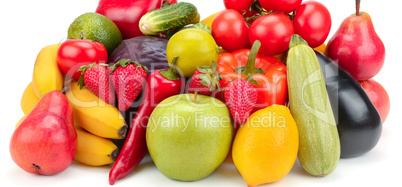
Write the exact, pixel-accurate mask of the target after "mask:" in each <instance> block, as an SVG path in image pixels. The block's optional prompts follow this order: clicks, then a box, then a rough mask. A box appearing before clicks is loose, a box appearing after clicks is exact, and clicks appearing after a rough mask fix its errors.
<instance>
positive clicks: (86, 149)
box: [74, 128, 119, 166]
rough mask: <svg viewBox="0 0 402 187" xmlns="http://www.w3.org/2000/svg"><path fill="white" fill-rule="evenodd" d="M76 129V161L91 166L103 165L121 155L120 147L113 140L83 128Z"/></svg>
mask: <svg viewBox="0 0 402 187" xmlns="http://www.w3.org/2000/svg"><path fill="white" fill-rule="evenodd" d="M76 131H77V139H78V146H77V152H76V154H75V158H74V159H75V160H76V161H78V162H81V163H83V164H85V165H89V166H103V165H107V164H111V163H113V162H114V161H115V160H116V158H117V156H119V149H118V148H117V146H116V145H115V144H114V143H113V142H112V141H111V140H109V139H105V138H101V137H99V136H96V135H94V134H91V133H89V132H87V131H85V130H84V129H82V128H76Z"/></svg>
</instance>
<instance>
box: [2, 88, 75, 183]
mask: <svg viewBox="0 0 402 187" xmlns="http://www.w3.org/2000/svg"><path fill="white" fill-rule="evenodd" d="M76 150H77V133H76V131H75V128H74V119H73V110H72V107H71V104H70V103H69V102H68V100H67V98H66V96H64V95H63V94H62V93H61V92H60V91H57V90H55V91H51V92H49V93H47V94H46V95H44V96H43V97H42V99H41V100H39V102H38V103H37V104H36V105H35V107H34V108H33V109H32V111H31V112H30V113H29V114H28V115H27V116H26V117H25V119H24V120H23V121H22V122H21V123H20V124H19V125H18V127H17V128H16V129H15V131H14V133H13V135H12V136H11V141H10V153H11V158H12V159H13V161H14V162H15V163H16V164H17V165H18V166H19V167H20V168H22V169H23V170H25V171H27V172H29V173H35V174H40V175H54V174H57V173H59V172H61V171H63V170H65V169H66V168H67V167H68V166H70V165H71V163H72V162H73V161H74V157H75V153H76Z"/></svg>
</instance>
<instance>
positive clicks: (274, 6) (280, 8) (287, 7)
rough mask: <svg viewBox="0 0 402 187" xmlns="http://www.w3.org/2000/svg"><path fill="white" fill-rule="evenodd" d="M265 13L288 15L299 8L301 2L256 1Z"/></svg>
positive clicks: (282, 0) (288, 0)
mask: <svg viewBox="0 0 402 187" xmlns="http://www.w3.org/2000/svg"><path fill="white" fill-rule="evenodd" d="M258 1H259V2H260V4H261V7H262V8H264V9H265V10H267V11H271V10H272V12H282V13H285V14H287V13H290V12H292V11H294V10H296V9H297V7H299V5H300V3H301V2H302V0H258Z"/></svg>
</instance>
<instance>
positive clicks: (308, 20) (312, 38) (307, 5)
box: [293, 1, 331, 48]
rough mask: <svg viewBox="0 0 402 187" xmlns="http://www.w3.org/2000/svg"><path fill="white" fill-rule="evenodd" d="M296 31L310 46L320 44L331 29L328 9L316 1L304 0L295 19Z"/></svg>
mask: <svg viewBox="0 0 402 187" xmlns="http://www.w3.org/2000/svg"><path fill="white" fill-rule="evenodd" d="M293 25H294V27H295V33H296V34H298V35H300V36H301V37H302V38H303V39H304V40H306V41H307V43H308V44H309V45H310V47H312V48H315V47H318V46H320V45H321V44H322V43H324V42H325V40H326V39H327V37H328V34H329V31H330V30H331V15H330V14H329V11H328V9H327V8H326V7H325V6H324V5H323V4H321V3H319V2H316V1H307V2H303V3H302V4H301V5H300V6H299V8H297V10H296V13H295V17H294V19H293Z"/></svg>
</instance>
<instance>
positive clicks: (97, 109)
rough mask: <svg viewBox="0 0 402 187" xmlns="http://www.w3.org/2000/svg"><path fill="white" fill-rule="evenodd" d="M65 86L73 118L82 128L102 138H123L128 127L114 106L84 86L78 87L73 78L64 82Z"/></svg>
mask: <svg viewBox="0 0 402 187" xmlns="http://www.w3.org/2000/svg"><path fill="white" fill-rule="evenodd" d="M66 88H67V93H66V96H67V98H68V99H69V101H70V103H71V105H72V106H73V112H74V117H75V120H76V121H77V123H79V124H80V126H81V127H82V128H83V129H85V130H87V131H89V132H90V133H92V134H95V135H97V136H100V137H103V138H111V139H123V138H125V136H126V132H127V129H128V127H127V124H126V122H125V121H124V118H123V116H122V115H121V113H120V112H119V110H118V109H117V108H116V107H115V106H113V105H109V104H107V103H106V102H105V101H103V100H102V99H100V98H99V97H98V96H96V95H95V94H94V93H92V92H91V91H90V90H89V89H88V88H86V87H83V88H82V89H80V87H79V86H78V85H77V81H75V80H73V81H71V82H70V83H68V84H66Z"/></svg>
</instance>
